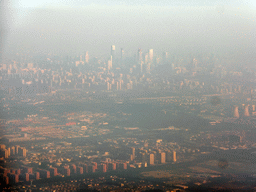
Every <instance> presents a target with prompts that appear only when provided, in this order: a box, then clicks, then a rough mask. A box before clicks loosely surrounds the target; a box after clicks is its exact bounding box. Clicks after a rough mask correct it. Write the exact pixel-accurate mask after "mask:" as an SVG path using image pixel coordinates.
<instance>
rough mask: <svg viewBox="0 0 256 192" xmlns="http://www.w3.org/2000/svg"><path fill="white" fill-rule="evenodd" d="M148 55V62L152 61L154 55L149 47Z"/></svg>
mask: <svg viewBox="0 0 256 192" xmlns="http://www.w3.org/2000/svg"><path fill="white" fill-rule="evenodd" d="M148 56H149V60H150V62H152V61H153V57H154V53H153V49H149V51H148Z"/></svg>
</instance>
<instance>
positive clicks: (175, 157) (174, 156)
mask: <svg viewBox="0 0 256 192" xmlns="http://www.w3.org/2000/svg"><path fill="white" fill-rule="evenodd" d="M172 154H173V162H176V161H177V156H176V151H173V153H172Z"/></svg>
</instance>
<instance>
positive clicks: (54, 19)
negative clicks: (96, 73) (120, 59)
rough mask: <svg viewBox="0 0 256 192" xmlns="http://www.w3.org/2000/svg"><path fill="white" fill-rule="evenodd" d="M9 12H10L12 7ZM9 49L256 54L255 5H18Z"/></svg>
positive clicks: (10, 26)
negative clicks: (109, 49) (148, 50)
mask: <svg viewBox="0 0 256 192" xmlns="http://www.w3.org/2000/svg"><path fill="white" fill-rule="evenodd" d="M8 8H9V9H8ZM4 10H5V12H7V13H8V15H9V16H10V17H8V18H5V17H3V19H4V20H6V22H5V23H6V26H7V27H6V32H5V34H6V35H7V36H6V38H5V39H4V40H5V43H4V45H5V50H10V49H11V50H21V51H22V50H23V51H25V50H32V49H33V51H34V52H37V53H47V52H53V53H65V54H66V53H69V54H70V53H72V54H80V53H83V51H84V50H88V51H90V53H91V55H92V56H95V57H99V56H108V54H109V52H107V50H108V47H109V45H111V44H115V45H116V47H117V48H124V49H125V50H126V53H127V54H129V55H133V54H134V50H136V49H137V48H138V47H139V48H142V49H143V50H145V49H149V48H154V49H155V50H156V51H159V53H161V52H162V51H168V52H181V53H182V52H192V53H195V52H200V51H213V52H218V53H221V52H232V51H233V52H236V53H238V52H239V53H244V52H247V53H248V52H249V53H250V54H254V53H255V52H254V51H255V40H256V39H255V35H254V31H255V22H256V21H255V18H256V14H255V3H254V2H253V1H242V0H241V1H236V2H232V1H227V2H225V3H223V2H221V1H215V2H212V1H205V2H204V1H196V2H195V3H194V4H193V3H190V2H189V1H174V2H173V3H169V2H166V1H158V2H157V3H156V2H155V1H142V2H139V3H138V2H135V1H123V2H121V3H119V2H117V1H108V2H107V3H105V2H104V1H93V2H92V1H85V2H81V1H75V2H74V3H73V2H72V3H70V2H66V3H65V1H59V2H58V1H57V2H55V3H50V2H47V1H36V2H31V1H14V2H13V3H10V4H8V5H7V6H6V7H4Z"/></svg>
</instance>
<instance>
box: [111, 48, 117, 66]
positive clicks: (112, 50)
mask: <svg viewBox="0 0 256 192" xmlns="http://www.w3.org/2000/svg"><path fill="white" fill-rule="evenodd" d="M110 55H111V56H112V66H114V67H115V64H116V46H115V45H111V52H110Z"/></svg>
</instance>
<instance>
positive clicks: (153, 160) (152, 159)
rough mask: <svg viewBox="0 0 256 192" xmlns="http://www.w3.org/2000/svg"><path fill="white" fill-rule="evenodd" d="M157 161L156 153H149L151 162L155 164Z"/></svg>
mask: <svg viewBox="0 0 256 192" xmlns="http://www.w3.org/2000/svg"><path fill="white" fill-rule="evenodd" d="M154 163H155V154H153V153H151V154H149V164H150V165H154Z"/></svg>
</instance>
